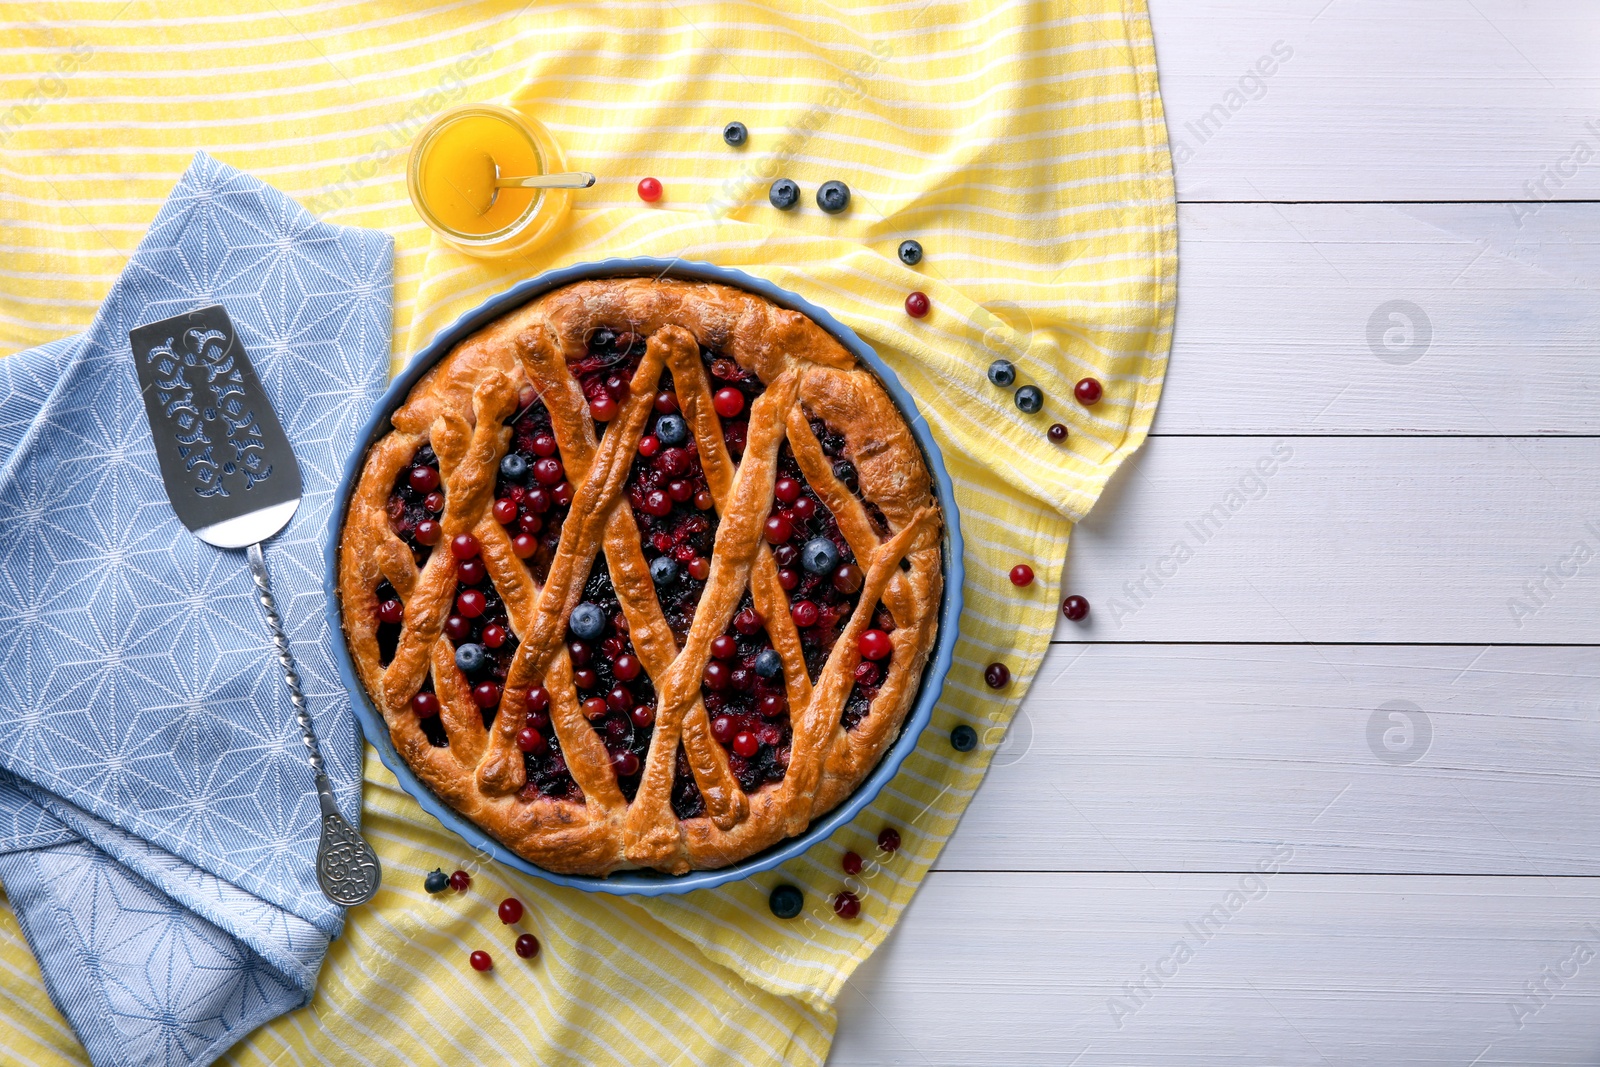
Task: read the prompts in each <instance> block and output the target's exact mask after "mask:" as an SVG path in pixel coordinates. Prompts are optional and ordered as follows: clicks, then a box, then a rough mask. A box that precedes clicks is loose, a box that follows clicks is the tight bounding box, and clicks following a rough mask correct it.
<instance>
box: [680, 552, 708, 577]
mask: <svg viewBox="0 0 1600 1067" xmlns="http://www.w3.org/2000/svg"><path fill="white" fill-rule="evenodd" d="M686 567H687V569H688V571H689V577H691V578H693V579H694V580H695V581H697V582H703V581H705V580H706V579H707V578H709V577H711V561H710V560H708V559H706V558H705V557H704V556H696V557H695V558H694V559H691V560H690V561H689V562H688V564H686Z"/></svg>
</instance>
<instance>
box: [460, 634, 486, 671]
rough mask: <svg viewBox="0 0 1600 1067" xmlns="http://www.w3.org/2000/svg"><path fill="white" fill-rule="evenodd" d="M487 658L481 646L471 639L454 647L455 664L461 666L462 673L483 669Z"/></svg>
mask: <svg viewBox="0 0 1600 1067" xmlns="http://www.w3.org/2000/svg"><path fill="white" fill-rule="evenodd" d="M488 659H489V656H488V654H487V653H485V652H484V651H483V646H482V645H475V644H473V643H472V642H471V641H468V642H467V643H466V644H464V645H460V646H457V648H456V666H457V667H459V668H461V673H462V674H477V673H478V672H479V671H481V670H483V665H484V664H485V663H486V662H488Z"/></svg>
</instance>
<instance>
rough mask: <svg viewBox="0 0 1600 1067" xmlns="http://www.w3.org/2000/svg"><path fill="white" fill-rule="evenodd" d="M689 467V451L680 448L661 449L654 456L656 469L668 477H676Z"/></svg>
mask: <svg viewBox="0 0 1600 1067" xmlns="http://www.w3.org/2000/svg"><path fill="white" fill-rule="evenodd" d="M688 469H689V453H688V452H687V451H686V450H684V449H682V448H666V449H662V451H661V455H659V456H657V457H656V470H658V471H660V472H661V473H662V474H665V475H666V476H667V477H669V478H676V477H677V476H678V475H680V474H682V473H684V472H685V471H687V470H688Z"/></svg>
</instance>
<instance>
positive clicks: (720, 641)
mask: <svg viewBox="0 0 1600 1067" xmlns="http://www.w3.org/2000/svg"><path fill="white" fill-rule="evenodd" d="M738 651H739V645H738V643H737V642H736V641H734V639H733V638H732V637H730V636H728V635H727V634H718V635H717V636H716V637H714V638H712V639H711V654H712V655H713V656H715V657H717V658H718V659H732V658H733V655H734V653H735V652H738Z"/></svg>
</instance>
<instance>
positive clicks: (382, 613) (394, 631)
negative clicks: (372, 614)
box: [377, 578, 405, 667]
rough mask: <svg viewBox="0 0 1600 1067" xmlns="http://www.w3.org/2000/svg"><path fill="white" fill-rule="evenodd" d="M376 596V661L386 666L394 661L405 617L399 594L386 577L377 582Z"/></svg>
mask: <svg viewBox="0 0 1600 1067" xmlns="http://www.w3.org/2000/svg"><path fill="white" fill-rule="evenodd" d="M377 596H378V662H379V663H380V664H381V665H383V666H385V667H387V666H388V665H389V664H390V663H392V662H393V661H394V651H395V649H396V648H398V647H399V645H400V624H401V622H402V620H403V619H404V617H405V608H404V606H402V605H401V603H400V594H399V593H397V592H395V589H394V586H392V585H390V584H389V579H387V578H385V579H384V580H383V581H381V582H379V583H378V588H377Z"/></svg>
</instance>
